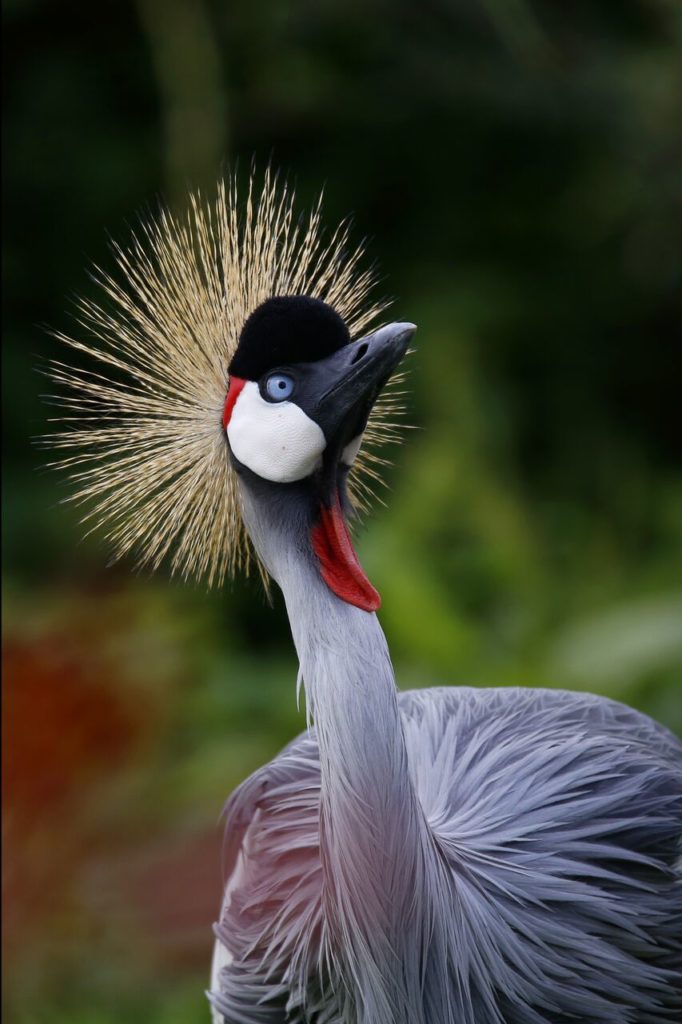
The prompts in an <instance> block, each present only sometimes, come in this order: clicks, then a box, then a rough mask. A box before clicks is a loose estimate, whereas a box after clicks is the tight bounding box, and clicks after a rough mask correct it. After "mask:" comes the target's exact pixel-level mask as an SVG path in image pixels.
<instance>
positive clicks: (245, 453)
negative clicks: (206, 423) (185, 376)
mask: <svg viewBox="0 0 682 1024" xmlns="http://www.w3.org/2000/svg"><path fill="white" fill-rule="evenodd" d="M227 437H228V440H229V442H230V447H231V448H232V452H233V454H234V455H235V457H236V458H237V459H239V461H240V462H242V463H243V464H244V465H245V466H248V468H249V469H251V470H253V472H254V473H256V474H257V475H258V476H260V477H262V478H263V479H264V480H271V481H272V482H273V483H278V484H285V483H291V482H292V481H294V480H302V479H303V478H304V477H306V476H310V474H311V473H313V472H314V471H315V470H316V469H317V468H318V467H319V466H320V464H321V462H322V452H323V451H324V450H325V448H326V447H327V442H326V440H325V436H324V434H323V433H322V428H321V427H319V426H318V424H317V423H315V421H314V420H311V419H310V417H309V416H306V414H305V413H304V412H303V410H302V409H301V408H300V406H298V405H296V403H295V402H266V401H265V399H264V398H263V397H262V395H261V393H260V391H259V389H258V385H257V384H256V383H255V382H254V381H251V380H247V382H246V384H245V385H244V387H243V388H242V390H241V392H240V394H239V397H238V398H237V401H236V402H235V405H234V409H233V410H232V415H231V416H230V421H229V423H228V424H227Z"/></svg>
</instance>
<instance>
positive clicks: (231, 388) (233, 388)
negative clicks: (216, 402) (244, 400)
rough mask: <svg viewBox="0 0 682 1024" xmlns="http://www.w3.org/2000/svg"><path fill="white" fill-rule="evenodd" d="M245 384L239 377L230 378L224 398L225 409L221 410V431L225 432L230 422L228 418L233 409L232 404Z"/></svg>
mask: <svg viewBox="0 0 682 1024" xmlns="http://www.w3.org/2000/svg"><path fill="white" fill-rule="evenodd" d="M245 384H246V381H245V380H242V378H241V377H230V383H229V384H228V386H227V397H226V398H225V407H224V409H223V430H227V424H228V423H229V422H230V416H231V415H232V410H233V409H234V403H235V402H236V401H237V399H238V398H239V395H240V394H241V390H242V388H243V387H244V385H245Z"/></svg>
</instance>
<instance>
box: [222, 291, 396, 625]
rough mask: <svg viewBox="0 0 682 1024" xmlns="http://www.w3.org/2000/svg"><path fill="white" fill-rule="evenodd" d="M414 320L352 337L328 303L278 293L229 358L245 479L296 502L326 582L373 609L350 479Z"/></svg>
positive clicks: (230, 435)
mask: <svg viewBox="0 0 682 1024" xmlns="http://www.w3.org/2000/svg"><path fill="white" fill-rule="evenodd" d="M415 329H416V328H415V327H414V325H413V324H409V323H398V324H391V325H389V326H387V327H382V328H380V329H379V330H377V331H375V332H373V333H372V334H369V335H367V336H365V337H363V338H360V339H358V340H357V341H354V342H353V341H351V338H350V334H349V332H348V328H347V327H346V324H345V323H344V322H343V320H342V318H341V317H340V316H339V314H338V313H336V312H335V310H334V309H332V307H331V306H329V305H327V304H326V303H325V302H322V301H321V300H320V299H314V298H309V297H305V296H277V297H274V298H271V299H267V300H266V301H265V302H264V303H263V304H262V305H260V306H259V307H258V309H256V310H255V311H254V312H253V313H252V314H251V316H250V317H249V319H248V320H247V322H246V324H245V325H244V328H243V330H242V332H241V336H240V339H239V345H238V347H237V350H236V352H235V354H234V356H233V357H232V361H231V363H230V367H229V374H230V378H229V389H228V392H227V398H226V401H225V409H224V412H223V425H224V427H225V430H226V433H227V439H228V443H229V447H230V454H231V458H232V461H233V464H234V466H235V469H236V471H237V473H238V474H239V475H240V476H241V477H242V479H243V485H244V486H245V487H247V488H249V489H250V491H251V494H252V497H253V498H254V500H257V501H260V502H261V503H263V502H265V503H268V504H269V505H270V507H276V508H278V509H279V510H280V511H279V515H280V516H282V515H284V516H291V515H292V512H293V510H292V508H290V507H288V505H289V504H290V505H297V506H298V511H299V514H298V516H297V517H296V519H297V525H298V528H299V529H300V528H302V529H303V530H307V532H308V533H309V540H310V546H311V551H312V552H313V555H314V556H315V558H316V559H317V562H318V565H319V569H320V572H321V574H322V576H323V578H324V579H325V582H326V583H327V584H328V586H329V587H330V588H331V589H332V590H333V591H334V592H335V593H336V594H337V596H339V597H341V598H342V599H343V600H346V601H349V602H350V603H351V604H355V605H357V606H359V607H361V608H364V609H366V610H368V611H370V610H374V609H375V608H377V607H378V600H379V599H378V594H377V592H376V591H375V590H374V588H373V587H372V585H371V584H370V583H369V581H368V580H367V578H366V576H365V575H364V573H363V571H362V569H361V568H360V565H359V562H358V560H357V558H356V557H355V553H354V551H353V548H352V544H351V542H350V538H349V535H348V531H347V528H346V524H345V521H344V510H345V509H347V508H348V504H349V503H348V501H347V495H346V484H347V478H348V474H349V472H350V470H351V468H352V466H353V463H354V461H355V459H356V457H357V455H358V452H359V450H360V446H361V444H362V436H363V433H364V431H365V428H366V426H367V421H368V418H369V415H370V412H371V410H372V407H373V406H374V403H375V402H376V399H377V398H378V396H379V393H380V392H381V390H382V388H383V386H384V385H385V384H386V382H387V380H388V379H389V377H390V376H391V374H392V372H393V370H395V368H396V366H397V365H398V363H399V362H400V360H401V359H402V357H403V356H404V354H405V352H406V350H407V347H408V345H409V342H410V339H411V338H412V335H413V334H414V331H415ZM294 485H295V486H294ZM275 498H276V499H277V500H276V502H274V504H273V499H275ZM287 499H288V500H287ZM301 511H302V512H303V515H301ZM248 525H249V524H248V521H247V527H248ZM263 554H264V553H263ZM264 557H265V558H266V561H267V556H266V555H265V554H264Z"/></svg>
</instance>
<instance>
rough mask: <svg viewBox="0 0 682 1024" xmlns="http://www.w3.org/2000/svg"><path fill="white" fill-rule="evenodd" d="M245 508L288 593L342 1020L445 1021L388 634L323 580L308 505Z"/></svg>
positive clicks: (425, 849)
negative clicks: (429, 983) (433, 987)
mask: <svg viewBox="0 0 682 1024" xmlns="http://www.w3.org/2000/svg"><path fill="white" fill-rule="evenodd" d="M243 503H244V514H245V518H246V522H247V524H248V528H249V532H250V533H251V536H252V539H253V541H254V543H255V544H256V547H257V550H258V551H259V554H260V556H261V558H262V559H263V561H264V562H265V564H266V566H267V568H268V570H269V571H270V573H271V574H272V575H273V577H274V578H275V580H276V581H277V582H278V584H279V585H280V587H281V589H282V591H283V593H284V598H285V601H286V606H287V612H288V615H289V621H290V624H291V630H292V634H293V639H294V644H295V646H296V650H297V653H298V657H299V661H300V667H301V673H302V677H303V682H304V686H305V693H306V699H307V704H308V710H309V714H311V715H312V718H313V719H314V723H315V728H316V733H317V739H318V744H319V751H320V770H321V806H320V849H321V858H322V866H323V874H324V882H325V892H324V899H325V909H326V919H327V924H328V928H329V941H330V943H331V944H332V945H333V947H334V956H335V957H336V958H338V957H339V955H341V956H342V957H343V960H344V962H345V971H344V974H345V980H346V984H347V988H348V990H349V1005H348V1008H347V1014H348V1016H347V1018H346V1017H344V1019H355V1020H357V1021H358V1022H359V1024H360V1022H362V1024H369V1022H370V1021H371V1022H372V1024H389V1022H390V1024H403V1022H405V1024H407V1022H408V1021H409V1022H411V1024H420V1022H422V1021H427V1020H429V1019H440V1018H437V1017H433V1016H431V1017H430V1016H429V1015H428V1012H427V1010H428V1008H425V1007H424V1006H423V1002H422V994H423V988H424V972H425V971H426V963H427V960H428V959H429V954H428V952H427V947H428V946H429V944H430V943H432V942H433V938H434V935H433V926H434V922H433V919H432V914H431V913H430V911H429V904H430V903H431V900H430V898H429V891H428V882H427V879H428V876H429V875H430V874H432V873H433V872H429V871H428V870H427V869H426V865H427V864H428V863H431V862H432V861H433V860H434V859H435V860H437V859H438V857H437V852H436V849H435V846H434V843H433V840H432V836H431V834H430V830H429V828H428V826H427V824H426V822H425V820H424V816H423V813H422V810H421V806H420V805H419V802H418V799H417V797H416V794H415V792H414V788H413V785H412V782H411V780H410V774H409V768H408V759H407V751H406V746H405V738H404V734H403V728H402V724H401V719H400V713H399V709H398V700H397V692H396V687H395V680H394V674H393V668H392V665H391V660H390V657H389V653H388V648H387V645H386V640H385V637H384V634H383V632H382V630H381V627H380V625H379V622H378V620H377V617H376V615H374V614H373V613H369V612H365V611H362V610H361V609H359V608H355V607H353V606H351V605H349V604H346V603H345V602H344V601H342V600H340V599H339V598H338V597H336V595H335V594H333V593H332V592H331V591H330V590H329V589H328V588H327V586H326V584H325V583H324V582H323V580H322V579H321V577H320V575H319V571H318V569H317V566H316V564H315V561H314V556H313V555H312V553H311V551H310V544H309V540H308V524H307V519H306V516H305V515H304V513H303V511H302V513H301V517H300V518H297V517H296V516H292V515H291V511H292V510H291V506H289V507H288V508H286V510H284V509H279V510H278V508H277V506H276V504H274V505H273V503H271V502H263V501H261V500H258V501H257V500H254V499H253V496H252V495H251V494H250V492H249V491H248V490H247V489H246V488H244V490H243ZM285 511H286V515H285V514H281V513H283V512H285ZM438 871H439V865H438V866H436V872H437V873H438ZM433 895H434V898H435V894H433ZM413 925H414V926H413ZM415 928H416V929H417V931H416V932H415ZM420 932H421V933H422V934H421V939H420V934H419V933H420ZM442 1019H444V1020H445V1018H442Z"/></svg>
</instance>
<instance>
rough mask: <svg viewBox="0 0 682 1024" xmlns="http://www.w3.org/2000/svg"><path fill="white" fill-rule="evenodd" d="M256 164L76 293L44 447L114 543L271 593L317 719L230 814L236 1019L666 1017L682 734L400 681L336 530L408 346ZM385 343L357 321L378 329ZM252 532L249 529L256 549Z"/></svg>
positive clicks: (363, 480) (381, 1021) (362, 493)
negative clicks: (244, 573)
mask: <svg viewBox="0 0 682 1024" xmlns="http://www.w3.org/2000/svg"><path fill="white" fill-rule="evenodd" d="M361 256H362V253H361V252H360V251H359V250H351V251H350V252H349V251H348V236H347V230H346V228H345V227H343V226H342V227H341V228H340V229H339V230H338V231H337V232H336V233H335V234H333V235H332V236H331V237H330V238H329V240H327V241H325V240H324V236H323V235H322V233H321V228H320V213H319V208H317V209H316V210H315V211H314V212H313V214H312V215H311V217H310V219H309V220H308V221H307V222H306V223H302V222H301V221H297V220H296V218H295V216H294V206H293V197H292V196H291V194H290V193H289V192H288V191H287V190H286V188H285V187H282V186H280V185H278V183H277V181H276V179H274V178H273V177H271V176H270V175H267V176H266V178H265V182H264V185H263V187H262V190H261V191H260V194H259V195H258V196H256V194H255V191H254V189H253V185H252V186H251V191H250V192H249V196H248V199H247V202H246V204H245V206H244V210H243V213H242V214H241V215H240V213H239V211H238V204H237V197H236V190H235V186H234V185H230V186H229V187H227V188H225V187H221V188H220V189H219V192H218V198H217V201H216V202H215V203H214V204H213V205H212V206H211V207H205V206H203V205H202V204H200V203H199V202H197V201H193V203H192V205H191V208H190V212H189V214H188V215H187V218H186V219H184V220H180V221H178V220H175V219H173V218H171V217H170V216H168V215H163V216H162V217H161V218H160V220H159V221H158V222H157V223H156V224H155V225H152V226H148V227H146V228H145V232H144V237H143V239H142V240H135V241H134V242H133V243H132V245H131V247H130V248H129V249H126V250H124V249H119V250H118V262H119V270H120V272H121V273H120V274H119V276H118V277H117V278H114V277H111V276H106V275H102V283H103V285H104V288H105V290H106V292H107V295H108V299H109V304H108V306H107V307H106V308H104V307H103V306H100V305H93V304H91V303H84V304H83V308H82V316H81V320H82V321H83V322H84V323H85V324H86V325H88V326H89V328H90V330H91V333H92V335H93V336H94V340H93V341H76V340H74V339H71V338H68V337H64V339H63V340H64V341H66V342H67V343H68V344H70V345H71V346H72V347H75V348H76V349H79V350H81V351H83V352H85V353H87V354H88V355H89V357H90V359H91V360H95V361H97V362H98V363H99V367H98V368H96V369H93V368H92V366H89V367H86V368H81V369H78V368H76V369H74V368H70V367H67V366H65V365H63V364H61V363H58V364H55V365H54V367H53V370H52V374H53V377H54V378H55V379H56V380H57V382H58V383H59V384H60V385H62V388H61V400H62V402H63V403H64V405H65V406H66V410H67V414H68V417H69V419H75V420H76V421H77V422H75V424H74V423H73V422H71V423H69V424H68V428H67V429H65V430H63V431H62V433H61V434H59V435H57V436H56V437H53V438H52V443H53V444H56V445H57V446H60V447H61V448H62V450H63V451H62V455H61V457H60V460H59V462H60V464H61V465H66V466H67V467H68V468H69V470H70V471H71V473H72V475H73V477H74V479H75V480H76V488H75V492H74V498H75V499H76V500H77V501H79V502H86V503H87V504H88V509H87V513H86V517H92V518H93V520H94V521H95V522H98V521H100V520H104V521H105V522H106V523H107V524H108V527H109V530H108V532H109V537H110V539H111V541H112V543H113V546H114V550H115V553H116V554H117V555H123V554H126V553H127V552H129V551H131V550H134V551H136V552H137V554H138V557H139V559H140V561H141V562H142V564H146V565H150V566H152V567H154V568H155V567H157V566H158V565H159V563H160V562H161V561H162V560H164V558H166V557H167V558H168V559H169V561H170V565H171V568H172V569H173V570H175V571H178V572H180V573H181V574H183V575H186V576H189V575H193V576H204V577H206V578H207V579H208V581H209V582H210V583H220V582H221V581H222V580H223V579H224V577H225V576H226V574H228V573H230V572H232V571H233V570H235V569H239V568H240V567H242V568H246V567H248V562H249V559H250V558H251V557H252V555H253V553H254V552H255V557H256V559H257V562H258V565H259V567H260V569H261V571H262V573H263V575H264V576H265V577H269V578H271V579H272V580H274V581H275V582H276V583H277V585H278V586H279V587H280V588H281V590H282V592H283V595H284V599H285V602H286V608H287V613H288V616H289V622H290V626H291V632H292V635H293V640H294V645H295V648H296V652H297V655H298V660H299V665H300V679H301V680H302V683H303V686H304V688H305V696H306V701H307V707H308V713H309V718H310V727H309V728H308V729H307V730H306V731H305V732H304V733H303V734H302V735H301V736H299V737H298V738H297V739H295V740H293V741H292V742H291V743H290V744H289V746H288V747H286V748H285V749H284V750H283V751H282V752H281V753H280V754H279V755H278V756H277V757H275V758H274V760H272V761H271V762H270V763H269V764H267V765H265V766H264V767H263V768H262V769H260V770H259V771H257V772H255V773H254V774H253V775H252V776H251V777H250V778H249V779H247V780H246V781H245V782H244V783H242V785H240V786H239V788H238V789H237V790H236V791H235V792H234V793H233V795H232V796H231V798H230V800H229V803H228V809H227V823H228V824H227V840H226V842H227V851H226V861H227V873H226V885H225V891H224V898H223V900H222V907H221V910H220V916H219V920H218V922H217V925H216V928H215V933H216V944H215V953H214V962H213V971H212V976H211V983H210V993H209V998H210V1002H211V1012H212V1013H213V1017H214V1020H215V1021H216V1022H223V1021H224V1022H226V1024H256V1022H259V1024H285V1022H286V1024H560V1022H566V1024H569V1022H582V1024H628V1022H630V1024H645V1022H646V1024H663V1022H673V1021H680V1020H682V873H681V871H680V840H681V837H682V744H681V743H680V742H679V740H677V739H676V738H675V737H674V736H673V735H672V734H671V733H670V732H668V731H667V730H666V729H664V728H663V727H662V726H660V725H658V724H657V723H656V722H654V721H652V720H651V719H650V718H648V717H646V716H645V715H643V714H640V713H638V712H636V711H634V710H631V709H630V708H628V707H625V706H624V705H622V704H619V703H616V702H614V701H611V700H607V699H604V698H600V697H596V696H591V695H588V694H583V693H569V692H561V691H556V690H541V689H533V690H531V689H519V688H515V689H507V688H504V689H470V688H466V687H453V688H438V689H428V690H417V691H413V692H399V691H398V690H397V688H396V683H395V679H394V674H393V668H392V666H391V659H390V656H389V652H388V649H387V646H386V640H385V638H384V634H383V632H382V630H381V626H380V624H379V620H378V619H377V615H376V612H377V609H378V607H379V596H378V594H377V592H376V590H375V589H374V587H373V586H372V585H371V583H370V582H369V580H368V579H367V577H366V575H365V573H364V572H363V570H362V567H361V565H360V563H359V561H358V559H357V557H356V554H355V551H354V549H353V543H352V540H351V537H350V534H349V530H348V526H347V521H348V519H349V516H350V515H351V512H352V510H353V508H354V506H355V505H357V504H358V502H360V503H362V501H363V500H364V499H365V498H366V497H367V485H368V483H370V484H371V482H372V478H373V477H374V476H375V475H376V473H377V467H378V464H379V462H378V461H377V459H378V457H377V456H376V455H374V456H372V455H368V453H367V445H368V443H371V444H372V445H374V447H375V448H376V446H377V444H380V443H382V442H386V441H390V440H394V439H395V430H396V427H395V423H394V420H395V415H394V414H395V412H396V404H397V403H399V398H396V396H395V393H392V392H391V387H392V385H391V384H390V383H389V384H388V387H387V388H386V389H385V386H386V385H387V382H388V381H389V378H393V381H395V379H396V372H395V371H396V370H397V368H398V366H399V364H400V362H401V360H402V358H403V356H404V354H405V352H406V350H407V347H408V345H409V343H410V339H411V338H412V336H413V333H414V330H415V328H414V326H413V325H412V324H409V323H392V324H389V325H388V326H380V327H379V328H378V329H377V328H376V327H374V325H375V324H376V322H377V320H378V319H379V317H380V316H381V313H382V312H383V308H384V307H382V306H381V305H380V304H376V303H372V302H371V301H369V300H368V294H369V291H370V288H371V286H372V284H373V281H372V277H371V275H370V274H369V273H367V272H363V271H362V270H361V268H360V262H359V261H360V258H361ZM372 328H374V329H372ZM246 535H248V540H247V539H246Z"/></svg>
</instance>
